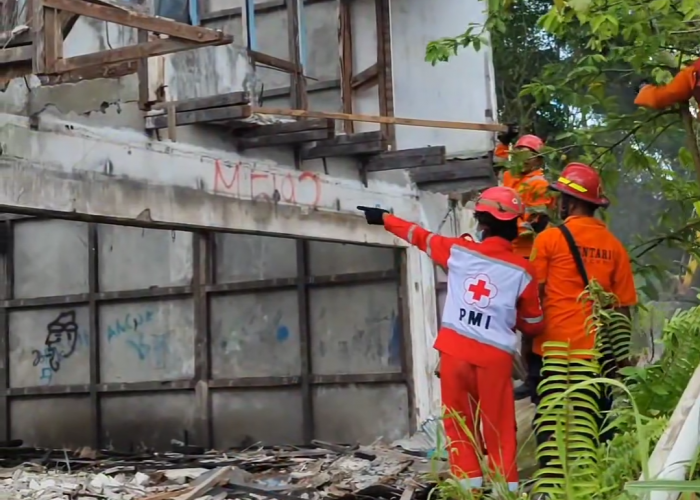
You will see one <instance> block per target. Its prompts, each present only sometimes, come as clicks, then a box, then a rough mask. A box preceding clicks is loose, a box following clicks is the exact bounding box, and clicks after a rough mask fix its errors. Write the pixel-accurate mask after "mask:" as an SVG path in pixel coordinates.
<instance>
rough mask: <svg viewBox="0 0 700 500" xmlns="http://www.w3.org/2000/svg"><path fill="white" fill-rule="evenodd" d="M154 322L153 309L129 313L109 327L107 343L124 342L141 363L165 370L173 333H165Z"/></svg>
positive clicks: (169, 331) (169, 355) (168, 331)
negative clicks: (147, 363)
mask: <svg viewBox="0 0 700 500" xmlns="http://www.w3.org/2000/svg"><path fill="white" fill-rule="evenodd" d="M154 320H155V312H154V311H153V310H152V309H146V310H144V311H141V312H138V313H127V314H125V315H124V316H123V317H121V318H119V319H117V320H116V321H114V322H113V323H111V324H109V325H107V342H108V343H111V342H113V341H117V340H123V341H124V343H125V345H127V346H128V347H129V349H130V350H131V351H132V352H133V353H134V355H135V356H136V357H137V359H138V360H139V361H144V362H149V363H151V364H152V365H153V367H154V368H156V369H157V370H165V369H166V368H167V365H168V361H169V359H170V357H171V351H170V339H171V336H172V334H173V332H172V331H171V330H167V331H165V332H163V331H162V329H159V327H158V325H157V323H156V322H155V321H154Z"/></svg>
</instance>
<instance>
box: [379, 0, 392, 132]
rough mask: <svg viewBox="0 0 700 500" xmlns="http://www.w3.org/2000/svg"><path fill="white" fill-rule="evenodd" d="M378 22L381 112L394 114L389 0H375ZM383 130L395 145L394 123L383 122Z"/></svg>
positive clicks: (387, 114)
mask: <svg viewBox="0 0 700 500" xmlns="http://www.w3.org/2000/svg"><path fill="white" fill-rule="evenodd" d="M374 4H375V11H376V15H375V19H376V22H377V84H378V87H379V114H380V115H382V116H394V96H393V91H392V74H391V25H390V22H389V0H374ZM382 132H384V135H385V136H386V137H387V138H388V139H389V142H390V144H392V145H394V142H395V141H394V139H393V138H394V127H393V124H390V123H383V124H382Z"/></svg>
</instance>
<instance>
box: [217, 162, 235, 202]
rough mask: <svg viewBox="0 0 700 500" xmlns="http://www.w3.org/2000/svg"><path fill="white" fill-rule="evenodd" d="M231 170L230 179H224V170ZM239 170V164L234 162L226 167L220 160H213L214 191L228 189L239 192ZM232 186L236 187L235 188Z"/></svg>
mask: <svg viewBox="0 0 700 500" xmlns="http://www.w3.org/2000/svg"><path fill="white" fill-rule="evenodd" d="M229 169H230V170H233V175H232V176H231V180H230V181H227V180H226V175H225V173H224V172H225V171H226V170H229ZM240 170H241V164H240V163H236V164H235V165H234V166H233V167H228V168H225V167H224V165H223V164H222V162H221V160H216V161H215V162H214V192H216V191H229V192H234V191H235V192H236V193H239V194H240V190H241V189H240V188H241V186H240V184H239V182H238V174H239V173H240ZM234 186H235V187H236V188H235V189H233V188H234Z"/></svg>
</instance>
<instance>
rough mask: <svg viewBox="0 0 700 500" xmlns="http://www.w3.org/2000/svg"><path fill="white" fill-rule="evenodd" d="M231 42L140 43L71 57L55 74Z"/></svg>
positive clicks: (57, 67)
mask: <svg viewBox="0 0 700 500" xmlns="http://www.w3.org/2000/svg"><path fill="white" fill-rule="evenodd" d="M50 1H54V0H50ZM231 41H232V38H231V37H228V38H224V39H222V40H218V41H217V42H212V43H209V44H197V43H195V42H188V41H183V40H174V39H159V40H154V41H151V42H146V43H140V44H138V45H132V46H130V47H120V48H118V49H111V50H103V51H100V52H94V53H92V54H85V55H83V56H74V57H69V58H67V59H63V60H60V61H58V62H57V63H56V66H55V71H54V72H55V73H64V72H66V71H74V70H78V69H82V68H87V67H90V66H102V65H104V64H110V63H118V62H122V61H135V60H137V59H144V58H148V57H153V56H161V55H165V54H173V53H175V52H182V51H185V50H191V49H195V48H198V47H201V46H203V45H225V44H227V43H230V42H231Z"/></svg>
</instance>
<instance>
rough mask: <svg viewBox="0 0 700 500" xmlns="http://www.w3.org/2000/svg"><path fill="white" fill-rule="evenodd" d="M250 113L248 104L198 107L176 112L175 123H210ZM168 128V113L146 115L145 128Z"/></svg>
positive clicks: (179, 124) (246, 116) (245, 115)
mask: <svg viewBox="0 0 700 500" xmlns="http://www.w3.org/2000/svg"><path fill="white" fill-rule="evenodd" d="M250 114H251V111H250V106H229V107H226V108H212V109H200V110H195V111H185V112H183V113H177V114H176V125H177V126H178V127H179V126H182V125H194V124H196V123H211V122H218V121H226V120H240V119H242V118H248V117H249V116H250ZM165 128H168V115H167V114H162V115H157V116H147V117H146V130H158V129H165Z"/></svg>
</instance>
